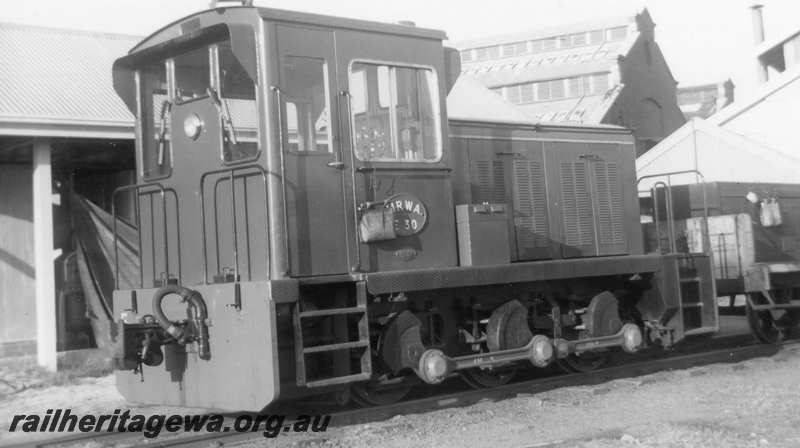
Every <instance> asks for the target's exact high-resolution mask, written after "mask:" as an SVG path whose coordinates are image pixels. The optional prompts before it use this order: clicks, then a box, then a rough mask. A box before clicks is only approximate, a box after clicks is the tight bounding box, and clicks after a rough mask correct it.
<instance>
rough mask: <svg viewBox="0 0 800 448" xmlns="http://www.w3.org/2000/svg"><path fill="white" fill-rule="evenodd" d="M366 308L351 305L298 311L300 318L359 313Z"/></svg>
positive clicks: (364, 311)
mask: <svg viewBox="0 0 800 448" xmlns="http://www.w3.org/2000/svg"><path fill="white" fill-rule="evenodd" d="M366 312H367V309H366V308H365V307H361V306H352V307H349V308H334V309H328V310H314V311H302V312H301V313H300V318H301V319H302V318H306V317H323V316H339V315H342V314H361V313H366Z"/></svg>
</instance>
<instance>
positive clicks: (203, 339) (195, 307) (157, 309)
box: [153, 285, 211, 359]
mask: <svg viewBox="0 0 800 448" xmlns="http://www.w3.org/2000/svg"><path fill="white" fill-rule="evenodd" d="M169 294H177V295H179V296H181V301H182V302H188V303H189V307H190V308H191V310H192V313H191V314H192V324H193V326H194V328H195V331H196V334H194V335H187V334H186V329H185V328H183V327H180V326H178V325H176V324H175V323H173V322H172V321H171V320H169V319H168V318H167V316H166V314H164V310H163V309H162V307H161V302H162V301H163V300H164V297H166V296H167V295H169ZM153 313H154V314H155V317H156V321H158V325H159V326H160V327H161V328H163V329H164V331H166V332H167V333H168V334H169V335H170V336H172V337H173V338H175V340H176V341H178V343H179V344H181V345H185V344H186V342H187V338H189V337H193V338H194V339H196V340H197V346H198V351H199V354H200V358H201V359H210V358H211V353H210V350H209V344H208V326H207V325H206V318H207V317H208V309H207V307H206V302H205V300H203V296H202V295H200V293H199V292H197V291H194V290H192V289H189V288H185V287H183V286H179V285H165V286H162V287H161V288H159V289H158V290H157V291H156V292H155V294H153Z"/></svg>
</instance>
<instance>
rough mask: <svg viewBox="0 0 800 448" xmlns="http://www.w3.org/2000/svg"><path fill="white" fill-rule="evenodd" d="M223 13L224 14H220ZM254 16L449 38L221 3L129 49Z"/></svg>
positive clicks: (432, 31) (428, 32) (398, 27)
mask: <svg viewBox="0 0 800 448" xmlns="http://www.w3.org/2000/svg"><path fill="white" fill-rule="evenodd" d="M220 16H223V17H220ZM254 19H262V20H269V21H273V20H274V21H279V22H290V23H297V24H304V25H316V26H324V27H331V28H339V29H350V30H359V31H368V32H374V33H383V34H395V35H401V36H407V37H417V38H423V39H433V40H439V41H443V40H447V35H446V34H445V32H444V31H441V30H435V29H430V28H418V27H416V26H411V25H401V24H395V23H383V22H375V21H369V20H359V19H350V18H344V17H336V16H327V15H322V14H312V13H306V12H297V11H288V10H284V9H275V8H263V7H254V6H220V7H217V8H214V9H208V10H205V11H199V12H196V13H194V14H190V15H188V16H186V17H184V18H182V19H179V20H176V21H174V22H172V23H170V24H168V25H166V26H164V27H162V28H160V29H159V30H157V31H156V32H154V33H153V34H151V35H150V36H148V37H147V38H145V39H144V40H142V41H141V42H140V43H139V44H138V45H136V46H134V47H133V48H132V49H131V50H130V53H135V52H137V51H140V50H143V49H145V48H148V47H151V46H153V45H157V44H159V43H163V42H164V41H165V40H169V39H172V38H175V37H179V36H181V35H183V34H185V33H188V32H190V31H194V30H197V29H199V28H203V27H206V26H208V24H209V23H210V24H215V23H216V24H218V23H225V22H239V23H248V22H249V23H251V24H253V25H255V20H254Z"/></svg>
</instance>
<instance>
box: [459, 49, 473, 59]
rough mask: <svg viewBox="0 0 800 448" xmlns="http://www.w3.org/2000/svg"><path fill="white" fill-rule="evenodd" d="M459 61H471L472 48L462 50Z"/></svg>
mask: <svg viewBox="0 0 800 448" xmlns="http://www.w3.org/2000/svg"><path fill="white" fill-rule="evenodd" d="M461 62H472V50H464V51H462V52H461Z"/></svg>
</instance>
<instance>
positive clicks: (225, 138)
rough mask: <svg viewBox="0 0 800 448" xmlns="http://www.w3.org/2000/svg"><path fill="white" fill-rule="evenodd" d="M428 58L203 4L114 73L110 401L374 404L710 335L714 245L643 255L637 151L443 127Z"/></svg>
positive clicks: (413, 47) (401, 46) (622, 134)
mask: <svg viewBox="0 0 800 448" xmlns="http://www.w3.org/2000/svg"><path fill="white" fill-rule="evenodd" d="M444 39H445V35H444V34H443V33H442V32H440V31H435V30H430V29H423V28H418V27H415V26H411V25H409V24H382V23H374V22H367V21H361V20H350V19H343V18H335V17H326V16H320V15H313V14H305V13H295V12H288V11H282V10H275V9H267V8H255V7H248V6H236V7H218V8H215V9H212V10H208V11H204V12H200V13H197V14H194V15H191V16H189V17H186V18H184V19H181V20H179V21H177V22H175V23H173V24H171V25H168V26H166V27H164V28H163V29H161V30H159V31H158V32H156V33H154V34H153V35H151V36H150V37H148V38H146V39H145V40H143V41H142V42H141V43H140V44H138V45H137V46H136V47H135V48H133V49H132V50H131V51H130V52H129V54H128V55H126V56H124V57H122V58H120V59H119V60H117V61H116V63H115V64H114V68H113V74H114V86H115V89H116V90H117V92H118V93H119V95H120V97H121V98H122V99H123V100H124V101H125V102H126V104H127V105H128V107H129V108H130V109H131V111H133V112H134V113H135V115H136V117H137V121H136V136H137V139H136V140H137V149H136V151H137V153H136V160H137V176H138V177H137V178H138V183H137V184H136V185H132V186H128V187H124V188H120V189H118V191H117V192H116V193H115V194H116V195H117V197H118V198H121V197H123V196H126V197H131V198H133V199H132V200H131V201H129V204H132V207H133V208H134V209H135V210H134V213H133V216H134V221H135V222H133V223H131V224H133V226H134V227H135V228H136V230H137V232H136V241H135V243H133V245H134V246H135V247H134V249H135V250H133V251H125V250H122V249H119V248H117V249H116V252H117V258H118V259H119V258H120V257H122V256H124V254H126V253H129V252H134V253H136V254H137V255H136V256H137V257H138V262H137V266H138V267H139V268H138V271H137V272H136V273H135V275H121V274H120V275H118V287H117V289H116V291H115V292H114V303H113V308H114V313H115V318H116V319H118V322H117V331H116V335H115V338H116V344H117V346H116V354H115V361H116V366H117V373H116V379H117V386H118V388H119V390H120V391H121V393H122V394H123V395H124V396H125V398H126V399H128V400H130V401H135V402H147V403H163V404H171V405H184V406H196V407H205V408H216V409H227V410H260V409H262V408H263V407H264V406H266V405H268V404H269V403H271V402H274V401H276V400H279V399H281V400H289V399H292V398H295V397H301V396H307V395H312V394H327V393H330V394H335V395H336V396H337V397H339V398H341V399H346V398H348V397H350V396H352V398H353V399H354V400H357V401H359V402H361V403H366V404H381V403H388V402H391V401H395V400H399V399H401V398H402V397H403V396H404V395H405V394H406V393H407V392H408V390H409V388H410V387H411V386H413V384H415V383H419V382H420V381H422V382H425V383H429V384H436V383H439V382H441V381H443V380H444V379H445V378H447V377H449V376H453V375H459V376H461V377H462V378H464V380H465V381H466V382H467V383H468V384H470V385H472V386H475V387H491V386H495V385H499V384H503V383H505V382H507V381H509V380H510V379H511V378H512V377H513V375H514V373H515V372H516V371H517V369H520V368H524V367H530V366H531V364H532V365H533V366H536V367H544V366H547V365H549V364H551V363H557V364H558V365H560V366H562V367H563V368H565V369H568V370H573V371H576V370H577V371H583V370H588V369H592V368H595V367H597V366H599V365H601V364H602V363H603V362H604V360H605V359H606V356H607V354H608V353H609V351H612V350H624V351H626V352H629V353H633V352H636V351H637V350H639V349H640V348H641V347H643V346H650V345H660V346H664V347H670V346H672V345H673V344H676V343H678V342H679V341H681V340H682V339H684V338H685V337H687V336H691V335H701V334H711V333H714V332H716V331H717V330H718V311H717V304H716V292H715V289H716V283H715V281H714V272H713V269H714V268H713V263H712V259H711V258H710V257H709V254H708V253H706V251H705V250H704V248H708V247H709V243H706V244H705V245H703V244H697V245H695V246H693V247H694V248H695V249H697V250H689V249H690V248H688V247H687V249H686V250H662V249H663V248H656V249H654V250H653V251H649V252H648V251H646V249H645V238H644V234H643V230H642V225H641V223H640V205H639V204H640V203H639V197H638V193H637V188H636V175H635V167H634V160H635V149H634V141H633V137H632V136H631V134H630V132H629V131H627V130H625V129H622V128H617V127H611V126H594V127H592V126H582V125H573V126H563V125H546V124H525V123H504V122H500V121H490V120H487V121H475V120H465V119H458V118H455V117H451V118H448V115H447V110H446V97H447V94H448V92H449V91H450V89H451V88H452V86H453V85H454V83H455V82H456V78H457V77H458V75H459V72H460V66H459V57H458V53H457V52H456V51H454V50H452V49H449V48H446V47H445V46H444V45H443V40H444ZM655 197H658V195H655ZM662 204H663V201H662ZM662 217H663V215H662ZM115 222H116V221H115ZM701 233H702V235H705V236H706V237H707V235H708V232H701ZM121 244H122V243H121V242H120V241H116V243H115V246H120V245H121ZM118 264H119V262H118Z"/></svg>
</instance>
